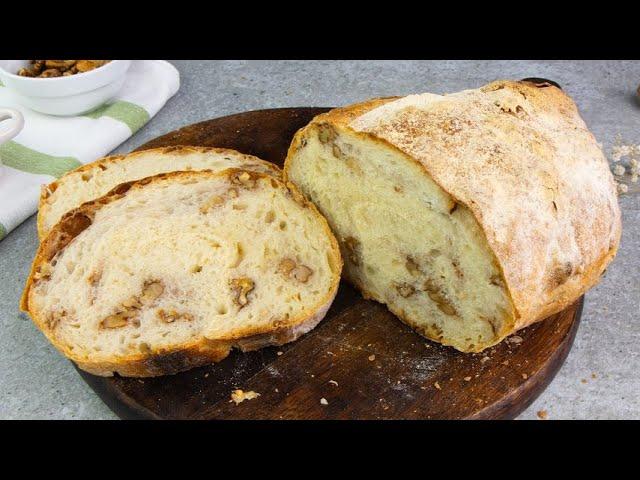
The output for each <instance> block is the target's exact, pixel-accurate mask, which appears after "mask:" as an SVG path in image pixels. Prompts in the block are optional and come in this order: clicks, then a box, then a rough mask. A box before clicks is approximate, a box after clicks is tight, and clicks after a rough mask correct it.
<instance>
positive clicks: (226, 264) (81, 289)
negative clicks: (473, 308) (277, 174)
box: [22, 169, 342, 377]
mask: <svg viewBox="0 0 640 480" xmlns="http://www.w3.org/2000/svg"><path fill="white" fill-rule="evenodd" d="M341 268H342V260H341V257H340V252H339V249H338V245H337V242H336V240H335V238H334V236H333V234H332V233H331V231H330V230H329V228H328V225H327V223H326V220H325V219H324V218H323V217H322V216H321V215H320V214H319V213H318V211H317V210H316V208H315V207H314V206H313V205H312V204H311V203H309V202H307V201H306V200H305V199H304V197H303V196H302V195H301V194H300V193H299V192H298V190H297V189H296V188H295V187H294V186H293V185H285V184H284V183H283V182H282V181H280V180H278V179H276V178H274V177H272V176H269V175H266V174H263V173H258V172H252V171H249V170H242V169H228V170H223V171H222V172H215V173H214V172H206V171H203V172H173V173H167V174H160V175H157V176H154V177H148V178H145V179H143V180H139V181H136V182H130V183H128V184H123V185H121V186H120V187H118V188H117V189H115V190H112V191H111V193H109V194H108V195H106V196H104V197H101V198H100V199H97V200H94V201H91V202H88V203H85V204H83V205H82V206H80V207H78V208H76V209H74V210H72V211H71V212H69V213H67V214H66V215H64V217H63V218H62V219H61V221H60V222H59V223H58V224H56V225H55V226H54V227H53V229H52V230H51V232H50V234H49V235H48V236H47V238H46V239H45V240H44V242H42V244H41V245H40V247H39V249H38V252H37V255H36V258H35V260H34V262H33V266H32V269H31V273H30V275H29V278H28V280H27V284H26V288H25V291H24V294H23V298H22V309H23V310H24V311H27V312H28V313H29V314H30V315H31V318H32V319H33V320H34V322H35V323H36V325H37V326H38V327H39V328H40V329H41V330H42V331H43V332H44V334H45V335H46V336H47V337H48V339H49V340H50V341H51V342H52V343H53V344H54V345H55V346H56V347H57V348H58V349H59V350H60V351H61V352H62V353H63V354H64V355H66V356H67V357H68V358H70V359H71V360H73V361H74V362H76V363H77V365H78V366H79V367H80V368H82V369H83V370H86V371H88V372H91V373H93V374H96V375H104V376H109V375H112V374H113V373H114V372H117V373H118V374H120V375H124V376H140V377H144V376H156V375H164V374H172V373H176V372H180V371H182V370H186V369H189V368H192V367H195V366H198V365H203V364H207V363H211V362H215V361H219V360H221V359H223V358H224V357H226V356H227V355H228V354H229V351H230V349H231V348H232V347H237V348H240V349H241V350H243V351H247V350H254V349H257V348H261V347H263V346H266V345H280V344H283V343H286V342H290V341H293V340H295V339H296V338H297V337H299V336H300V335H302V334H304V333H306V332H308V331H309V330H311V329H312V328H313V327H315V325H316V324H317V323H318V322H319V321H320V320H321V319H322V318H323V316H324V315H325V313H326V311H327V309H328V308H329V306H330V304H331V302H332V301H333V298H334V296H335V294H336V290H337V288H338V283H339V278H340V271H341Z"/></svg>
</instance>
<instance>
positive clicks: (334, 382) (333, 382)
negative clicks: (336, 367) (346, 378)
mask: <svg viewBox="0 0 640 480" xmlns="http://www.w3.org/2000/svg"><path fill="white" fill-rule="evenodd" d="M329 383H332V384H333V385H335V386H336V387H337V386H338V382H336V381H335V380H329Z"/></svg>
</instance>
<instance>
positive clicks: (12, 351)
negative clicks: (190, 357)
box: [0, 60, 640, 419]
mask: <svg viewBox="0 0 640 480" xmlns="http://www.w3.org/2000/svg"><path fill="white" fill-rule="evenodd" d="M172 63H173V64H174V65H175V66H176V67H177V68H178V70H179V71H180V74H181V81H182V86H181V88H180V91H179V92H178V93H177V95H176V96H175V97H174V98H172V99H171V100H170V101H169V102H168V104H167V105H166V106H165V107H164V108H163V109H162V110H161V111H160V112H159V113H158V115H156V116H155V117H154V118H153V119H152V120H151V121H150V122H149V123H148V124H147V125H146V126H145V127H143V128H142V129H141V130H140V131H138V132H137V133H136V134H135V135H134V136H133V137H132V138H131V139H129V140H128V141H127V142H126V143H124V144H123V145H121V146H120V147H119V148H118V149H117V150H116V152H129V151H131V150H132V149H134V148H136V147H137V146H138V145H141V144H142V143H144V142H147V141H148V140H151V139H153V138H155V137H157V136H159V135H162V134H164V133H166V132H169V131H171V130H174V129H176V128H179V127H182V126H184V125H188V124H191V123H194V122H199V121H202V120H206V119H210V118H214V117H219V116H224V115H229V114H232V113H236V112H242V111H246V110H255V109H262V108H274V107H295V106H333V105H345V104H349V103H352V102H356V101H360V100H363V99H366V98H369V97H375V96H389V95H404V94H409V93H418V92H426V91H428V92H433V93H445V92H454V91H457V90H462V89H466V88H475V87H478V86H481V85H483V84H485V83H487V82H490V81H492V80H495V79H499V78H512V79H520V78H525V77H544V78H549V79H552V80H555V81H557V82H558V83H559V84H560V85H561V86H562V87H563V88H564V89H565V91H567V92H568V93H569V94H570V95H571V96H572V97H573V98H574V100H575V101H576V103H577V104H578V107H579V108H580V111H581V113H582V115H583V117H584V119H585V121H586V122H587V124H588V125H589V127H590V128H591V130H592V131H593V133H594V134H595V136H596V138H597V139H598V140H599V141H600V142H602V143H603V144H604V147H605V150H606V151H607V152H609V149H610V147H611V145H612V143H613V142H614V138H615V136H616V135H617V134H621V135H622V138H623V139H624V140H625V141H626V142H628V143H640V104H638V103H637V102H636V101H635V99H634V94H635V90H636V88H637V86H638V84H640V62H638V61H628V62H627V61H192V60H190V61H175V62H172ZM639 191H640V188H639V186H638V184H635V185H634V184H631V188H630V192H629V194H627V195H623V196H622V197H621V199H620V203H621V207H622V213H623V236H622V245H621V248H620V251H619V253H618V256H617V258H616V259H615V261H614V263H613V264H612V265H611V266H610V268H609V269H608V271H607V273H606V275H605V277H604V279H603V280H602V281H601V283H600V284H599V285H598V286H597V287H595V288H594V289H592V290H591V291H590V292H589V293H588V294H587V296H586V303H585V307H584V313H583V317H582V323H581V325H580V328H579V330H578V333H577V336H576V340H575V343H574V346H573V349H572V350H571V352H570V354H569V357H568V358H567V361H566V363H565V364H564V366H563V367H562V369H561V370H560V372H559V373H558V375H557V377H556V378H555V379H554V381H553V382H552V383H551V385H550V386H549V387H548V388H547V389H546V391H545V392H544V393H543V394H542V395H541V396H540V397H539V398H538V399H537V400H536V401H535V402H534V403H533V404H532V405H531V406H530V407H529V408H528V409H527V410H526V411H525V412H524V413H522V414H521V415H520V417H519V418H522V419H535V418H536V412H538V411H540V410H546V411H547V412H548V418H550V419H616V418H635V419H639V418H640V315H639V313H640V258H639V256H638V253H639V251H640V195H639V194H638V192H639ZM37 243H38V241H37V237H36V228H35V217H31V218H30V219H28V220H27V221H25V222H24V223H23V224H22V225H21V226H19V227H18V228H17V229H15V230H14V231H13V232H11V233H10V234H9V235H8V236H7V237H6V238H5V239H4V240H2V241H0V272H1V275H2V281H1V282H0V365H1V367H0V418H2V419H113V418H116V417H115V415H114V414H113V413H112V412H111V411H110V410H109V409H108V408H107V407H106V406H105V405H104V404H103V403H102V402H101V400H100V399H99V398H98V397H97V396H96V395H95V394H94V393H93V391H92V390H91V389H90V388H89V387H88V386H87V385H86V384H85V383H84V382H83V381H82V379H81V378H80V376H79V375H78V374H77V373H76V371H75V369H74V368H73V367H72V366H71V365H70V364H69V362H68V361H67V360H65V359H64V358H63V357H62V356H61V355H59V354H58V353H57V352H56V350H55V349H54V348H53V347H52V346H51V345H50V344H49V342H47V341H46V339H45V338H44V336H43V335H42V334H40V332H39V331H38V330H37V329H36V328H35V326H34V325H33V324H32V323H31V322H30V321H29V320H28V319H27V317H25V316H23V315H21V314H20V313H19V311H18V299H19V297H20V293H21V290H22V287H23V282H24V280H25V278H26V275H27V273H28V269H29V265H30V262H31V259H32V255H33V253H34V252H35V249H36V246H37Z"/></svg>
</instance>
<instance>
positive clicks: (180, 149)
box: [36, 145, 281, 241]
mask: <svg viewBox="0 0 640 480" xmlns="http://www.w3.org/2000/svg"><path fill="white" fill-rule="evenodd" d="M149 153H155V154H158V155H162V154H169V153H170V154H172V155H188V154H192V153H203V154H206V153H216V154H218V155H230V156H234V157H237V156H238V155H241V156H242V157H244V158H245V159H246V160H249V161H254V162H256V163H260V164H262V165H265V166H267V167H272V168H273V172H274V174H275V175H276V176H279V175H280V173H281V172H280V169H279V168H278V167H277V166H276V165H274V164H272V163H270V162H266V161H264V160H262V159H260V158H258V157H254V156H253V155H248V154H245V153H240V152H237V151H236V150H232V149H229V148H217V147H197V146H189V145H174V146H169V147H158V148H150V149H147V150H138V151H135V152H131V153H129V154H127V155H110V156H107V157H103V158H99V159H98V160H95V161H93V162H91V163H86V164H84V165H81V166H79V167H78V168H75V169H73V170H71V171H69V172H67V173H65V174H64V176H62V177H60V178H58V179H57V180H55V181H53V182H51V183H49V184H48V185H43V186H42V188H41V189H40V200H39V201H38V216H37V218H36V228H37V230H38V238H39V239H40V240H41V241H42V240H43V239H44V237H46V235H47V232H46V231H45V228H44V216H43V215H42V214H41V213H40V212H41V211H43V210H44V209H46V205H47V199H48V198H49V196H51V194H52V193H53V192H55V191H56V189H57V188H58V186H59V185H60V182H63V181H64V180H65V179H66V178H69V177H71V176H73V175H79V174H82V173H84V172H87V171H89V170H92V169H95V168H102V167H104V166H108V165H110V164H114V163H118V162H121V161H126V160H132V159H135V158H136V157H139V156H142V155H148V154H149ZM101 166H102V167H101Z"/></svg>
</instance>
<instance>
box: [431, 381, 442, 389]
mask: <svg viewBox="0 0 640 480" xmlns="http://www.w3.org/2000/svg"><path fill="white" fill-rule="evenodd" d="M433 386H434V387H436V388H437V389H438V390H442V387H441V386H440V384H439V383H438V382H435V383H434V384H433Z"/></svg>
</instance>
